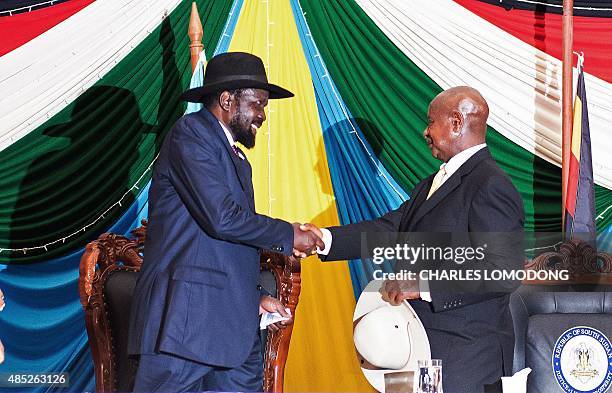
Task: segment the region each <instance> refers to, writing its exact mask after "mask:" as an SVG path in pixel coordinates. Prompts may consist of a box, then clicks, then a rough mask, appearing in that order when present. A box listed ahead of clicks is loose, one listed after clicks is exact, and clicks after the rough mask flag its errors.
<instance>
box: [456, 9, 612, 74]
mask: <svg viewBox="0 0 612 393" xmlns="http://www.w3.org/2000/svg"><path fill="white" fill-rule="evenodd" d="M455 1H456V2H457V3H458V4H461V5H462V6H463V7H465V8H467V9H468V10H470V11H471V12H473V13H474V14H476V15H478V16H480V17H481V18H483V19H485V20H487V21H489V22H491V23H493V24H494V25H496V26H497V27H499V28H501V29H503V30H505V31H506V32H508V33H510V34H512V35H513V36H515V37H517V38H519V39H520V40H522V41H524V42H526V43H528V44H530V45H533V46H535V47H536V48H538V49H540V50H542V51H544V52H546V53H548V54H549V55H551V56H554V57H556V58H557V59H559V60H561V58H562V53H561V52H562V46H561V42H562V35H561V27H562V24H563V23H562V16H561V15H557V14H551V13H543V12H536V11H528V10H515V9H514V10H511V11H506V10H505V9H504V8H503V7H500V6H496V5H491V4H487V3H483V2H480V1H475V0H455ZM574 51H576V52H579V51H582V52H584V55H585V63H584V70H585V71H586V72H588V73H590V74H593V75H595V76H597V77H599V78H601V79H603V80H606V81H608V82H612V67H610V59H611V58H612V18H598V17H588V16H574ZM575 59H576V58H575V57H574V65H576V60H575Z"/></svg>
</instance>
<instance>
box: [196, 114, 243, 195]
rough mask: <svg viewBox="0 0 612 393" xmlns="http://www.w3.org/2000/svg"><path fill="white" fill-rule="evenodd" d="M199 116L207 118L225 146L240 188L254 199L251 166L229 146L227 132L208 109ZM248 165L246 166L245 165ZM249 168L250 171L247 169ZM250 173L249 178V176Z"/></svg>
mask: <svg viewBox="0 0 612 393" xmlns="http://www.w3.org/2000/svg"><path fill="white" fill-rule="evenodd" d="M198 114H201V115H202V116H203V117H205V118H206V119H207V120H208V121H209V122H210V124H211V125H212V128H213V130H214V134H215V135H216V136H217V138H219V139H220V140H221V144H222V145H223V146H224V148H225V151H226V153H227V154H228V155H229V157H230V160H231V161H232V164H233V165H234V170H235V171H236V176H237V177H238V180H239V181H240V187H242V190H243V191H244V192H245V193H246V194H247V195H249V197H250V199H251V200H252V199H253V184H252V183H251V175H250V174H251V166H250V165H249V164H248V162H247V160H246V158H245V159H244V160H242V159H240V157H238V156H237V155H236V153H234V150H233V149H232V146H231V145H230V144H229V142H228V140H227V137H226V136H225V132H224V131H223V127H221V124H220V123H219V120H217V118H216V117H215V116H213V114H212V113H210V111H209V110H208V109H206V108H203V109H202V110H201V111H200V112H198ZM245 164H246V165H245ZM247 166H248V170H247V169H246V167H247ZM247 172H248V176H247Z"/></svg>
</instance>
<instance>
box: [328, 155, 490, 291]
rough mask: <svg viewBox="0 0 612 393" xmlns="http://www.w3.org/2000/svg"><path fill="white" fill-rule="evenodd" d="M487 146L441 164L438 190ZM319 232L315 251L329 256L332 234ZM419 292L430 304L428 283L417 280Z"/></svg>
mask: <svg viewBox="0 0 612 393" xmlns="http://www.w3.org/2000/svg"><path fill="white" fill-rule="evenodd" d="M486 146H487V144H486V143H481V144H480V145H476V146H472V147H470V148H467V149H465V150H463V151H462V152H460V153H457V154H456V155H454V156H453V157H451V159H450V160H448V162H446V163H443V164H442V165H440V167H442V166H444V167H445V170H446V174H445V175H444V177H443V178H442V181H441V183H440V185H439V186H438V189H439V188H440V187H441V186H442V184H444V182H445V181H446V180H447V179H448V178H450V177H451V176H452V175H453V174H454V173H455V172H457V170H458V169H459V168H460V167H461V165H463V164H465V162H466V161H467V160H469V159H470V158H471V157H472V156H473V155H474V154H476V153H477V152H479V151H480V150H481V149H484V148H485V147H486ZM321 232H323V239H322V240H323V243H325V248H324V249H323V250H319V249H317V253H319V254H321V255H327V254H329V249H330V248H331V245H332V234H331V232H330V231H329V229H327V228H321ZM419 290H420V292H421V299H423V300H425V301H428V302H431V294H430V293H429V283H428V282H427V281H424V280H419Z"/></svg>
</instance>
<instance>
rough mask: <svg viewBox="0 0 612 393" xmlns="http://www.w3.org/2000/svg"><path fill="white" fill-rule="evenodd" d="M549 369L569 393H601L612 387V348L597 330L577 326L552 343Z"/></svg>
mask: <svg viewBox="0 0 612 393" xmlns="http://www.w3.org/2000/svg"><path fill="white" fill-rule="evenodd" d="M552 367H553V372H554V374H555V379H556V380H557V382H558V383H559V386H561V388H562V389H563V390H564V391H565V392H568V393H604V392H606V391H607V390H608V388H609V387H610V385H611V384H612V344H610V340H608V338H607V337H606V336H605V335H604V334H603V333H602V332H600V331H599V330H597V329H593V328H592V327H588V326H576V327H573V328H571V329H568V330H566V331H565V332H564V333H563V334H562V335H561V336H560V337H559V338H558V339H557V342H556V343H555V347H554V348H553V355H552Z"/></svg>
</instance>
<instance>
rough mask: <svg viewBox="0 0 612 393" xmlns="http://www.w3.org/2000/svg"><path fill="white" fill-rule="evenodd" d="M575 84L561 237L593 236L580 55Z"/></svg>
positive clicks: (590, 165) (588, 142)
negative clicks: (562, 235) (563, 224)
mask: <svg viewBox="0 0 612 393" xmlns="http://www.w3.org/2000/svg"><path fill="white" fill-rule="evenodd" d="M578 63H579V64H578V86H577V88H576V98H575V100H574V126H573V129H572V136H571V151H570V160H569V177H568V182H567V196H566V198H565V237H566V239H570V238H573V237H588V238H589V239H594V237H595V232H596V227H595V195H594V193H595V189H594V185H593V163H592V158H591V135H590V132H589V113H588V110H587V99H586V90H585V85H584V72H583V69H582V58H581V59H580V60H579V62H578Z"/></svg>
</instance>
